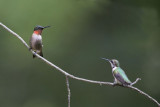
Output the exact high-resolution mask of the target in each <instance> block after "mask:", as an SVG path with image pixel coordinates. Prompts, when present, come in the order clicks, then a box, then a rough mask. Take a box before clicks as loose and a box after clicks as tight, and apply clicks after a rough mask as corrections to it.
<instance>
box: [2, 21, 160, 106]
mask: <svg viewBox="0 0 160 107" xmlns="http://www.w3.org/2000/svg"><path fill="white" fill-rule="evenodd" d="M0 25H1V26H2V27H3V28H5V29H6V30H7V31H8V32H10V33H11V34H13V35H14V36H16V37H17V38H18V39H20V40H21V42H22V43H23V44H24V45H25V46H26V47H27V48H28V49H29V48H30V47H29V46H28V45H27V43H26V42H25V41H24V40H23V39H22V38H21V37H20V36H19V35H18V34H17V33H15V32H13V31H12V30H11V29H9V28H8V27H7V26H5V25H4V24H2V23H0ZM30 51H31V52H32V54H34V55H36V56H37V57H38V58H39V59H41V60H42V61H44V62H46V63H47V64H48V65H50V66H51V67H53V68H55V69H57V70H58V71H60V72H61V73H63V74H64V75H65V76H67V78H68V77H70V78H73V79H76V80H79V81H84V82H88V83H94V84H100V85H110V86H115V84H114V83H112V82H102V81H94V80H88V79H84V78H80V77H76V76H74V75H71V74H69V73H67V72H66V71H64V70H63V69H61V68H59V67H58V66H56V65H55V64H53V63H51V62H50V61H48V60H47V59H45V58H43V57H41V56H40V55H38V54H36V53H35V52H34V51H32V50H30ZM138 81H139V79H137V80H136V81H135V82H133V83H132V84H131V85H130V86H124V87H126V88H130V89H133V90H135V91H138V92H139V93H140V94H142V95H144V96H146V97H147V98H148V99H150V100H151V101H153V102H155V103H156V104H157V105H158V107H160V103H159V102H158V101H157V100H155V99H154V98H152V97H151V96H150V95H148V94H146V93H145V92H143V91H141V90H139V89H138V88H136V87H133V86H132V85H134V84H136V83H137V82H138Z"/></svg>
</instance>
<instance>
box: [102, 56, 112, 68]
mask: <svg viewBox="0 0 160 107" xmlns="http://www.w3.org/2000/svg"><path fill="white" fill-rule="evenodd" d="M102 59H104V60H106V61H108V62H109V63H110V64H111V66H112V68H113V63H112V61H111V60H110V59H106V58H102Z"/></svg>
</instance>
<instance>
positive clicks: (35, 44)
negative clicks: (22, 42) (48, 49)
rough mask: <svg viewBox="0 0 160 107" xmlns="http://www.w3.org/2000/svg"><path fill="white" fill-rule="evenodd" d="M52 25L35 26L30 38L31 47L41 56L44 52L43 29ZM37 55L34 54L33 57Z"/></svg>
mask: <svg viewBox="0 0 160 107" xmlns="http://www.w3.org/2000/svg"><path fill="white" fill-rule="evenodd" d="M48 27H50V26H46V27H43V26H39V25H38V26H36V27H35V28H34V31H33V34H32V36H31V38H30V49H33V50H34V51H35V52H36V53H37V54H39V55H40V56H42V57H43V53H42V47H43V45H42V36H41V34H42V31H43V29H44V28H48ZM35 57H36V56H35V55H33V58H35Z"/></svg>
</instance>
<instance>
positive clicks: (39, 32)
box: [34, 30, 42, 35]
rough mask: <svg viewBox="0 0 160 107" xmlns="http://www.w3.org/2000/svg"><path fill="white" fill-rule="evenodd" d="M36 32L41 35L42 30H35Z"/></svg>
mask: <svg viewBox="0 0 160 107" xmlns="http://www.w3.org/2000/svg"><path fill="white" fill-rule="evenodd" d="M34 33H35V34H37V35H41V33H42V30H35V31H34Z"/></svg>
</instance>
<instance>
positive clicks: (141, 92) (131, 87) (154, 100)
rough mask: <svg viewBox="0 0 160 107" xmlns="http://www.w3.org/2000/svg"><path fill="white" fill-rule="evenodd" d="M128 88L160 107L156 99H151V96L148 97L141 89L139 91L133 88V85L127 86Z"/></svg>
mask: <svg viewBox="0 0 160 107" xmlns="http://www.w3.org/2000/svg"><path fill="white" fill-rule="evenodd" d="M126 87H127V88H130V89H133V90H135V91H137V92H139V93H140V94H142V95H144V96H146V97H147V98H149V99H150V100H151V101H153V102H155V103H156V104H157V105H158V107H160V104H159V103H158V101H157V100H156V99H154V98H153V97H151V96H150V95H148V94H147V93H145V92H143V91H141V90H140V89H138V88H136V87H133V86H131V85H130V86H126Z"/></svg>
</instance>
